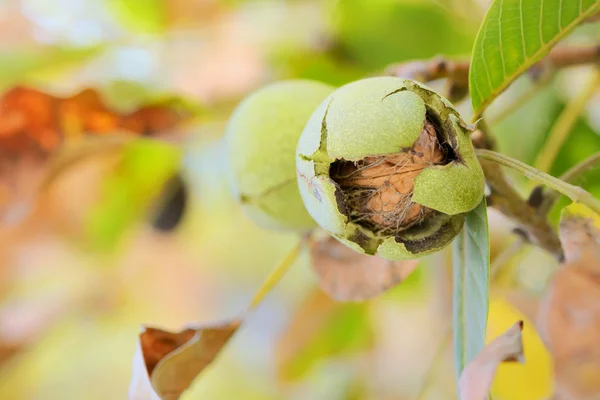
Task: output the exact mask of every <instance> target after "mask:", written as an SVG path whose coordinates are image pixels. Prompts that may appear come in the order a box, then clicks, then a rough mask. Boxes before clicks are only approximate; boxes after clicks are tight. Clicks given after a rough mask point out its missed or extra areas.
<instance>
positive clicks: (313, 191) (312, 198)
mask: <svg viewBox="0 0 600 400" xmlns="http://www.w3.org/2000/svg"><path fill="white" fill-rule="evenodd" d="M296 170H297V178H298V186H299V189H300V194H301V196H302V199H303V201H304V204H305V206H306V209H307V210H308V212H309V213H310V215H311V216H312V217H313V218H314V219H315V221H316V222H317V223H318V224H319V225H320V226H321V227H323V228H324V229H325V230H327V231H328V232H329V233H330V234H332V235H333V236H334V237H335V238H337V239H338V240H340V241H341V242H342V243H345V244H346V245H348V246H350V247H352V248H353V249H355V250H357V251H359V252H361V253H365V254H371V255H374V254H378V255H380V256H382V257H384V258H387V259H390V260H402V259H415V258H419V257H421V256H424V255H427V254H431V253H433V252H435V251H438V250H440V249H442V248H443V247H445V246H446V245H448V244H449V243H450V242H451V241H452V240H453V239H454V237H455V236H456V235H457V234H458V232H460V230H461V229H462V225H463V222H464V213H466V212H468V211H470V210H472V209H473V208H475V207H476V206H477V204H479V202H480V201H481V199H482V198H483V195H484V177H483V172H482V170H481V166H480V165H479V162H478V161H477V159H476V157H475V153H474V150H473V146H472V144H471V140H470V131H469V129H468V128H467V126H466V124H465V123H464V122H463V121H462V120H461V119H460V115H459V114H458V112H457V111H456V110H455V109H454V107H453V106H452V105H451V104H450V103H449V102H448V101H447V100H446V99H444V98H443V97H442V96H440V95H439V94H437V93H436V92H435V91H433V90H431V89H429V88H428V87H426V86H424V85H421V84H418V83H416V82H414V81H411V80H405V79H400V78H394V77H380V78H369V79H363V80H360V81H357V82H353V83H350V84H348V85H345V86H343V87H341V88H339V89H337V90H336V91H335V92H333V93H332V94H331V95H330V96H329V97H328V98H327V99H325V100H324V101H323V102H322V103H321V105H320V106H319V107H318V108H317V110H316V111H315V112H314V113H313V114H312V116H311V119H310V120H309V122H308V124H307V125H306V127H305V128H304V131H303V133H302V136H301V137H300V140H299V142H298V147H297V150H296Z"/></svg>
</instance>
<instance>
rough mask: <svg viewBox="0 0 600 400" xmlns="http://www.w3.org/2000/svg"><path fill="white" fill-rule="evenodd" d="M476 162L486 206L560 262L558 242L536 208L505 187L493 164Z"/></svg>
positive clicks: (504, 179)
mask: <svg viewBox="0 0 600 400" xmlns="http://www.w3.org/2000/svg"><path fill="white" fill-rule="evenodd" d="M477 151H478V152H479V151H485V150H477ZM478 155H479V154H478ZM479 161H480V163H481V167H482V168H483V172H484V174H485V179H486V182H487V184H488V186H489V188H490V192H491V193H490V195H489V196H488V199H487V200H488V205H489V206H490V207H493V208H495V209H496V210H498V211H500V212H501V213H502V214H504V215H505V216H506V217H507V218H509V219H510V220H512V221H513V222H515V223H516V224H517V226H518V227H519V228H520V231H522V232H524V233H525V239H526V240H527V241H529V242H530V243H532V244H535V245H537V246H539V247H541V248H542V249H544V250H546V251H548V252H549V253H550V254H552V255H553V256H554V257H556V259H558V260H562V258H563V252H562V247H561V245H560V240H559V239H558V235H557V234H556V232H555V231H554V229H553V228H552V226H551V225H550V224H549V223H548V221H547V220H546V218H545V217H544V216H541V215H540V214H538V213H537V212H536V209H535V208H534V207H532V206H531V205H529V204H528V203H527V202H526V201H525V200H523V198H522V197H521V196H520V195H519V193H517V191H516V190H515V189H513V187H512V186H511V185H509V184H508V182H507V181H506V178H505V177H504V174H503V173H502V170H501V169H500V166H499V165H498V164H497V163H495V162H493V161H489V160H487V159H484V158H480V160H479Z"/></svg>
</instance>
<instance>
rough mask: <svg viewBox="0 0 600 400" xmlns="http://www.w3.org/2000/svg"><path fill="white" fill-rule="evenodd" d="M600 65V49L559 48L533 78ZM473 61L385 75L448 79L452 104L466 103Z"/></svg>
mask: <svg viewBox="0 0 600 400" xmlns="http://www.w3.org/2000/svg"><path fill="white" fill-rule="evenodd" d="M594 63H600V45H594V46H586V47H583V46H578V47H572V46H559V47H555V48H554V49H552V50H551V51H550V53H548V55H547V56H546V57H545V58H544V59H543V60H542V61H540V62H539V63H537V64H535V65H534V66H532V67H531V68H530V70H529V75H530V76H531V77H532V78H533V79H534V81H537V80H539V79H542V78H543V77H547V76H548V74H549V71H553V70H556V69H561V68H568V67H572V66H574V65H583V64H594ZM469 65H470V64H469V60H468V59H460V60H449V59H447V58H444V57H442V56H438V57H435V58H433V59H429V60H417V61H409V62H404V63H399V64H392V65H390V66H389V67H387V68H386V70H385V74H386V75H391V76H398V77H401V78H407V79H414V80H417V81H420V82H430V81H435V80H438V79H448V81H447V83H446V90H445V92H446V93H445V94H446V97H448V99H449V100H450V101H452V102H457V101H460V100H462V99H463V98H464V97H465V96H466V95H467V94H468V92H469Z"/></svg>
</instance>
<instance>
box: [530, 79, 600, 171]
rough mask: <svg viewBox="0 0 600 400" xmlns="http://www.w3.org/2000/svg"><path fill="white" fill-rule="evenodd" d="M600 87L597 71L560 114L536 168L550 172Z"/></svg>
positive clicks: (540, 154) (536, 163)
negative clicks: (561, 149)
mask: <svg viewBox="0 0 600 400" xmlns="http://www.w3.org/2000/svg"><path fill="white" fill-rule="evenodd" d="M598 86H600V71H599V70H595V71H594V74H593V76H592V79H591V81H590V82H589V83H588V84H587V85H586V86H585V89H584V90H583V91H582V92H581V93H580V94H579V95H578V96H577V97H576V98H575V99H573V101H571V102H569V104H567V107H566V108H565V109H564V111H563V112H562V113H561V114H560V116H559V117H558V119H557V120H556V123H555V124H554V126H553V127H552V130H551V131H550V134H549V135H548V138H547V139H546V142H545V144H544V147H543V148H542V150H541V151H540V153H539V155H538V158H537V160H536V162H535V167H536V168H537V169H538V170H540V171H543V172H548V171H549V170H550V168H551V167H552V164H554V160H555V159H556V156H557V155H558V152H559V151H560V148H561V147H562V145H563V143H564V142H565V140H566V139H567V137H568V136H569V133H570V132H571V130H572V129H573V125H575V122H577V119H578V118H579V116H580V115H581V113H582V112H583V110H584V109H585V107H586V105H587V103H588V102H589V101H590V99H591V98H592V96H593V95H594V94H595V93H596V89H597V88H598Z"/></svg>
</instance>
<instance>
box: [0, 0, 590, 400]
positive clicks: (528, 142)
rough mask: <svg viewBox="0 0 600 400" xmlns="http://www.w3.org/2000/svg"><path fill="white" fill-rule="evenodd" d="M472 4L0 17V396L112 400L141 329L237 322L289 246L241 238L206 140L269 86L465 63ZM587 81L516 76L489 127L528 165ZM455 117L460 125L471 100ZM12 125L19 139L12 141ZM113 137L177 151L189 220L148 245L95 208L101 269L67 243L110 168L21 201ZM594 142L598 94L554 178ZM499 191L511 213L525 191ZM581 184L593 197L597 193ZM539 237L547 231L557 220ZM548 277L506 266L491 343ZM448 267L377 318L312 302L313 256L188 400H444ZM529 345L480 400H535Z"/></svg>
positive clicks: (541, 362) (475, 17) (584, 72)
mask: <svg viewBox="0 0 600 400" xmlns="http://www.w3.org/2000/svg"><path fill="white" fill-rule="evenodd" d="M488 5H489V1H488V0H339V1H333V0H329V1H328V0H322V1H317V0H295V1H291V0H290V1H283V0H255V1H244V0H221V1H219V0H86V1H83V0H54V1H51V2H50V1H43V0H22V1H17V0H0V92H1V93H2V96H3V105H4V110H3V111H2V110H0V145H1V146H0V223H1V225H0V394H1V395H0V397H1V398H2V399H27V400H29V399H36V400H37V399H39V400H42V399H43V400H54V399H89V400H95V399H99V400H100V399H102V400H104V399H122V398H126V397H127V390H128V385H129V381H130V379H131V371H132V358H133V354H134V352H135V350H136V341H137V337H138V334H139V332H140V327H141V325H142V324H149V325H152V326H157V327H162V328H164V329H170V330H178V329H181V328H182V327H183V326H184V325H185V324H188V323H190V322H199V323H208V322H212V321H219V320H223V319H226V318H231V317H235V316H237V315H239V314H240V313H241V312H243V310H244V309H245V308H246V307H247V304H248V302H249V301H250V299H251V297H252V295H253V293H254V291H255V290H256V289H257V288H258V287H259V286H260V284H261V282H262V281H263V280H264V278H265V277H266V276H267V274H268V272H269V271H270V270H271V268H272V267H273V266H274V265H276V263H277V262H278V261H279V260H280V259H281V258H282V257H283V256H284V255H285V254H286V253H287V252H288V251H289V250H290V249H291V248H292V247H293V246H294V245H295V243H296V241H297V237H296V236H295V235H293V234H281V233H273V232H269V231H266V230H262V229H260V228H258V227H256V226H254V225H253V224H252V223H251V222H250V221H249V220H248V219H247V218H246V217H245V216H244V215H243V213H242V211H241V209H240V208H239V206H238V205H237V203H236V202H235V200H234V199H233V198H232V197H231V195H230V192H229V186H228V183H227V181H226V178H225V174H224V172H225V166H224V163H223V157H222V151H221V138H222V135H223V130H224V126H225V123H226V121H227V118H228V116H229V115H230V113H231V111H232V110H233V108H234V107H235V106H236V105H237V103H238V102H239V101H240V100H241V99H243V98H244V97H245V96H246V95H247V94H248V93H250V92H251V91H252V90H254V89H256V88H259V87H260V86H262V85H264V84H266V83H269V82H272V81H277V80H282V79H290V78H300V77H302V78H311V79H316V80H321V81H324V82H328V83H331V84H334V85H341V84H344V83H346V82H349V81H352V80H355V79H359V78H361V77H365V76H369V75H374V74H381V73H382V71H383V70H384V69H385V67H386V66H388V65H389V64H392V63H397V62H401V61H406V60H412V59H428V58H432V57H435V56H438V55H444V56H448V57H450V58H457V59H458V58H465V57H467V58H468V56H469V54H470V50H471V47H472V44H473V41H474V38H475V35H476V33H477V29H478V26H479V23H480V22H481V20H482V18H483V15H484V13H485V10H486V8H487V6H488ZM598 28H599V27H598V26H597V24H596V25H587V26H583V27H582V28H580V29H578V30H577V31H576V32H575V33H574V34H573V35H571V36H570V37H569V38H568V39H567V41H566V42H567V43H577V44H586V43H587V44H590V43H592V44H594V43H597V39H598V37H600V36H599V34H600V31H599V29H598ZM589 72H590V71H589V69H588V68H584V67H578V68H571V69H569V70H565V71H560V72H559V73H557V74H555V75H554V76H553V77H552V78H551V79H549V80H548V82H547V83H545V84H544V85H543V86H541V87H540V86H539V85H537V84H535V83H533V82H532V81H531V79H530V78H529V77H527V76H525V77H523V78H521V79H519V80H518V81H517V82H516V84H515V85H513V87H512V88H511V89H510V90H509V91H508V92H506V93H505V94H503V95H502V96H501V97H500V98H499V99H498V101H496V102H495V103H494V105H493V106H492V107H491V108H490V109H489V112H488V114H487V115H486V118H489V121H490V123H491V126H492V128H493V130H494V132H495V133H496V135H497V137H498V142H499V147H500V150H501V151H502V152H504V153H506V154H508V155H511V156H513V157H516V158H518V159H520V160H522V161H525V162H529V163H531V162H533V161H534V160H535V158H536V155H537V152H538V151H539V149H540V146H541V145H542V144H543V142H544V139H545V137H546V136H547V134H548V132H549V130H550V129H551V127H552V125H553V123H554V122H555V120H556V118H557V116H558V115H559V114H560V112H561V111H562V109H563V108H564V106H565V104H566V103H567V102H568V101H569V100H570V99H571V98H572V97H573V96H575V95H576V94H577V93H578V92H579V91H580V90H581V88H582V87H583V85H585V84H586V79H587V77H588V75H589ZM436 85H437V83H435V82H434V83H433V84H432V86H434V87H435V86H436ZM527 92H532V95H531V96H530V98H529V99H528V100H527V101H526V102H525V103H524V104H522V105H521V106H520V107H518V108H517V109H516V110H515V111H514V112H510V115H508V116H507V115H506V113H505V112H504V111H505V110H507V109H510V105H511V104H512V103H513V102H514V101H515V99H517V98H519V97H520V96H522V95H523V93H527ZM57 107H58V108H57ZM459 109H460V110H461V112H462V113H463V114H464V116H465V120H469V119H470V114H471V109H470V105H469V101H468V99H467V101H465V102H463V103H461V104H460V105H459ZM11 110H12V111H13V113H12V114H11ZM14 110H18V111H19V113H20V114H18V115H20V118H21V119H19V120H17V122H15V119H14V118H13V117H14V115H15V114H14ZM49 113H59V114H60V115H61V118H59V120H57V119H56V118H54V117H52V116H48V115H50V114H49ZM47 114H48V115H47ZM52 115H54V114H52ZM116 117H118V118H117V119H118V120H119V121H120V122H119V123H116V122H114V121H113V120H115V118H116ZM57 121H58V122H57ZM111 121H113V122H114V123H113V122H111ZM11 124H13V125H14V124H17V125H19V124H21V125H23V124H25V125H27V126H28V129H29V131H30V132H34V133H35V134H34V135H30V136H31V137H29V138H28V140H16V141H14V140H13V141H11V140H12V139H14V138H12V137H11V132H13V131H14V129H13V128H12V127H13V125H11ZM11 129H13V130H11ZM123 129H124V130H128V131H131V132H134V133H140V134H141V133H145V134H151V135H154V134H156V136H160V137H161V138H165V140H167V141H170V142H172V143H176V145H177V146H180V147H181V148H182V149H184V158H183V160H182V164H181V165H182V174H183V177H184V179H185V181H186V182H187V185H188V188H189V202H188V204H187V208H186V210H185V214H184V217H183V219H182V221H181V223H180V224H179V225H178V226H177V227H176V229H175V230H173V231H170V232H159V231H157V230H156V229H153V228H152V226H151V224H150V223H149V222H148V221H149V218H146V217H147V216H144V215H142V216H139V215H138V216H137V217H139V218H133V216H134V214H135V212H134V211H131V210H123V209H120V208H118V207H117V208H110V207H108V206H107V208H106V210H105V214H102V215H103V216H104V218H106V219H107V220H109V221H120V222H119V223H120V224H121V225H122V226H121V225H120V226H121V228H115V229H116V231H118V232H120V233H119V235H120V236H119V237H120V239H119V241H118V244H116V245H114V246H112V247H111V250H110V251H97V247H99V246H96V244H97V243H93V241H94V240H97V241H103V240H105V239H106V237H105V236H102V234H100V235H99V236H98V235H87V233H86V232H89V230H87V228H86V227H85V226H84V227H82V224H85V221H87V219H86V218H85V215H86V213H89V210H90V207H91V206H90V204H91V202H92V200H93V199H95V198H101V199H102V201H104V202H106V203H110V198H108V197H102V196H100V197H98V196H99V195H97V190H98V188H97V187H98V181H99V180H101V179H103V178H102V177H103V176H104V175H103V174H108V172H106V171H107V170H110V168H108V167H106V164H107V163H108V164H110V162H111V161H110V156H106V157H104V156H102V155H101V154H99V152H97V153H95V154H91V155H89V156H90V159H91V160H92V159H93V160H92V161H90V162H89V163H86V162H84V163H82V164H81V165H80V164H77V165H76V166H74V167H72V168H71V169H70V170H69V173H68V174H66V176H61V178H60V179H58V180H54V181H52V183H51V185H50V188H49V189H48V193H47V195H46V196H45V197H43V198H40V197H36V195H35V194H34V193H35V191H34V188H35V187H36V186H37V185H38V184H39V182H40V180H41V178H40V177H41V176H43V175H44V174H45V173H47V172H48V170H49V168H50V167H49V165H50V164H49V161H48V160H50V159H51V158H52V157H54V155H55V154H58V153H59V152H60V150H61V148H62V147H64V146H66V144H68V142H69V140H71V139H73V138H78V137H83V136H86V135H87V134H88V133H89V132H93V131H96V133H102V135H101V136H103V137H107V136H110V135H111V134H112V131H113V130H114V131H115V132H116V131H120V130H123ZM599 132H600V95H596V96H595V98H594V99H593V101H591V102H590V104H589V106H588V108H587V111H586V113H585V115H582V117H581V118H580V119H579V121H578V122H577V124H576V127H575V129H574V130H573V132H572V134H571V136H570V138H569V140H568V142H567V144H566V145H565V146H564V147H563V148H562V150H561V152H560V154H559V157H558V159H557V161H556V163H555V165H554V166H553V167H552V171H551V172H552V174H553V175H559V174H561V173H562V172H564V171H565V170H566V169H568V168H569V167H570V166H572V165H574V164H576V163H577V162H578V161H581V160H582V159H583V158H585V157H586V156H588V155H590V154H592V153H594V152H597V151H600V136H599ZM96 136H100V135H96ZM67 139H68V140H67ZM92 153H94V152H92ZM88 164H89V165H88ZM112 174H113V175H114V176H117V177H118V176H119V174H118V173H115V172H114V171H113V172H112ZM510 179H511V180H512V182H514V183H515V185H517V188H518V189H519V191H520V192H521V193H523V194H524V195H526V194H527V193H528V191H529V190H531V189H532V185H531V184H530V183H529V182H526V181H524V180H522V179H520V178H518V177H516V176H512V175H510ZM581 184H583V185H584V187H586V188H587V189H588V190H591V191H592V192H593V193H595V194H596V195H599V194H600V174H599V173H597V172H596V173H590V174H588V175H587V176H586V178H585V180H584V181H583V182H581ZM115 193H117V192H115ZM118 193H122V192H118ZM129 195H132V196H135V195H136V194H135V193H133V194H131V193H129ZM140 196H141V198H142V200H143V197H144V196H145V194H144V195H140ZM564 204H566V202H563V205H564ZM32 210H33V211H32ZM130 217H131V218H130ZM552 218H553V221H554V223H556V221H557V218H558V207H557V208H556V209H555V210H554V211H553V213H552ZM490 220H491V229H492V257H495V256H496V255H498V254H501V253H502V252H503V249H505V248H506V247H508V246H511V243H512V242H514V240H515V239H516V237H515V236H514V235H513V234H512V233H511V230H512V228H513V226H512V225H511V224H510V222H508V221H506V220H505V219H504V218H503V217H502V216H500V215H498V214H496V213H494V212H493V211H491V213H490ZM115 224H116V222H115ZM107 229H108V228H107ZM111 229H112V228H111ZM111 229H108V230H109V231H110V232H114V231H115V230H111ZM100 230H101V231H102V229H100ZM102 232H105V231H102ZM106 235H109V236H110V234H106ZM90 238H91V239H90ZM109 239H110V238H109ZM109 239H106V240H109ZM90 241H92V242H90ZM109 241H110V240H109ZM100 247H101V246H100ZM556 267H557V265H556V262H555V261H554V259H553V258H552V257H551V256H549V255H547V254H545V253H543V252H542V251H541V250H539V249H536V248H531V247H528V246H526V247H525V248H524V249H523V250H521V251H520V252H519V253H518V254H517V256H515V257H512V258H510V259H509V260H508V262H504V263H503V265H502V269H501V271H500V273H498V274H497V276H496V279H495V281H494V286H493V287H494V289H493V291H492V301H491V315H490V322H489V327H488V331H489V332H488V335H489V336H491V337H494V336H496V335H498V334H499V333H500V332H502V331H503V330H504V329H506V328H508V327H509V326H510V325H512V324H513V323H514V321H515V320H516V319H517V318H525V319H526V320H527V318H529V316H528V314H527V312H528V311H527V310H530V309H531V300H530V298H535V296H536V295H537V294H539V293H541V291H542V290H543V289H544V285H545V283H546V282H547V279H548V277H549V276H550V274H551V273H552V271H553V270H554V269H555V268H556ZM450 268H451V256H450V253H449V251H444V252H441V253H438V254H436V255H434V256H431V257H427V258H426V259H424V260H423V261H422V262H421V264H420V266H419V267H418V268H417V269H416V270H415V272H414V273H413V274H412V275H411V276H410V277H409V278H408V279H407V280H406V281H405V282H403V283H402V284H401V285H399V286H397V287H396V288H394V289H391V290H389V291H388V292H386V293H385V294H383V295H381V296H379V297H377V298H376V299H374V300H372V301H369V302H366V303H363V304H335V303H333V302H332V301H331V300H330V299H329V298H328V297H327V296H325V295H324V294H322V293H321V292H320V291H319V290H318V289H317V286H316V279H315V276H314V274H313V272H312V270H311V266H310V260H309V256H308V254H302V256H301V257H300V259H299V260H298V261H297V262H296V263H295V265H294V267H293V268H292V271H291V272H290V273H289V274H288V275H287V276H286V277H285V278H284V280H283V281H282V282H281V284H280V285H278V286H277V288H276V289H275V290H274V291H273V293H271V294H270V295H269V297H268V298H267V299H266V301H265V302H264V303H263V304H262V306H261V307H260V308H259V309H258V310H257V311H256V312H254V313H252V314H251V315H250V316H249V317H248V320H247V322H246V324H245V325H244V326H243V327H242V329H241V330H240V331H239V332H238V334H237V335H236V336H235V337H234V338H233V340H232V342H231V344H230V346H229V347H227V348H226V349H225V350H224V351H223V353H222V354H221V356H220V357H219V359H218V361H217V362H216V363H215V364H214V365H213V366H212V367H211V368H210V369H209V370H207V371H205V373H203V374H202V376H201V377H200V378H199V379H198V380H196V383H195V384H194V385H193V387H192V388H191V389H190V390H189V392H188V393H186V395H185V396H184V398H185V399H209V400H221V399H222V400H225V399H235V398H240V399H247V400H252V399H261V400H263V399H265V400H267V399H315V400H320V399H327V400H337V399H339V400H342V399H344V400H351V399H352V400H367V399H377V400H403V399H417V398H421V399H452V398H455V389H454V371H453V363H452V358H451V356H452V354H451V353H452V352H451V345H450V343H451V339H450V337H449V330H450V319H449V315H450V314H451V312H450V310H451V302H450V301H449V299H450V296H451V294H450V288H451V280H450V279H451V269H450ZM527 326H528V327H529V328H526V342H525V343H526V346H528V347H526V356H527V359H528V364H527V365H525V366H520V365H507V366H502V368H501V371H500V372H501V373H500V374H499V376H498V378H497V382H496V386H495V397H494V398H495V399H496V400H498V399H500V400H501V399H510V400H515V399H517V400H518V399H528V400H535V399H544V398H546V396H548V395H549V394H550V393H551V383H550V382H551V378H550V368H551V364H550V363H551V361H550V359H549V357H548V355H547V354H546V352H545V350H544V348H543V346H542V345H541V344H540V342H539V338H538V337H537V335H536V333H535V331H534V330H533V328H531V326H532V324H526V327H527ZM509 381H510V382H512V383H511V384H510V385H508V384H507V382H509Z"/></svg>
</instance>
